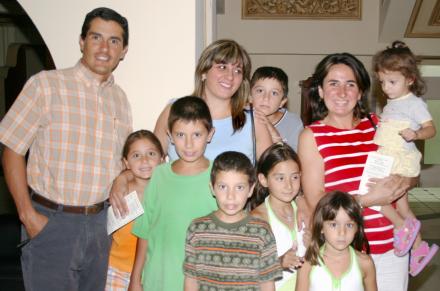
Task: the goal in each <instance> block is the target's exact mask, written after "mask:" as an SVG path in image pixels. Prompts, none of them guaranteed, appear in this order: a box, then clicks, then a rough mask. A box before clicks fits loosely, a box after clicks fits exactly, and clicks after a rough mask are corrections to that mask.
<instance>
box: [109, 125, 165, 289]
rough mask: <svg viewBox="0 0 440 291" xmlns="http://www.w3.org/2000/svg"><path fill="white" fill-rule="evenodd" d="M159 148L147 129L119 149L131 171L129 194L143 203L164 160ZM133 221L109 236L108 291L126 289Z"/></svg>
mask: <svg viewBox="0 0 440 291" xmlns="http://www.w3.org/2000/svg"><path fill="white" fill-rule="evenodd" d="M163 156H164V154H163V150H162V146H161V144H160V142H159V140H158V139H157V137H156V136H155V135H154V134H153V133H152V132H150V131H148V130H139V131H135V132H133V133H131V134H130V135H129V136H128V137H127V140H126V142H125V145H124V148H123V150H122V157H123V158H122V159H123V162H124V164H125V167H126V168H127V169H130V170H131V171H132V173H133V175H134V179H133V180H131V181H130V182H129V184H128V188H129V189H128V190H129V193H130V192H132V191H136V192H137V194H138V196H139V200H141V201H142V198H143V194H144V190H145V189H146V187H147V185H148V182H149V180H150V177H151V174H152V172H153V170H154V168H155V167H156V166H157V165H158V164H160V163H161V162H162V161H163ZM132 225H133V222H130V223H128V224H126V225H125V226H123V227H122V228H120V229H118V230H117V231H115V232H114V233H113V235H112V246H111V250H110V258H109V267H108V272H107V284H106V288H105V289H106V290H107V291H115V290H118V291H119V290H124V291H125V290H127V289H128V285H129V283H130V275H131V270H132V268H133V263H134V257H135V253H136V244H137V238H136V237H135V236H134V235H133V234H131V228H132Z"/></svg>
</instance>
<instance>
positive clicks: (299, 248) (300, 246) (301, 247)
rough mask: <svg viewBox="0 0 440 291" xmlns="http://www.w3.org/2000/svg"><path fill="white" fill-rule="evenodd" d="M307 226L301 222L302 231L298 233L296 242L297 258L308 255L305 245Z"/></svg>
mask: <svg viewBox="0 0 440 291" xmlns="http://www.w3.org/2000/svg"><path fill="white" fill-rule="evenodd" d="M305 228H306V224H305V223H304V221H302V222H301V230H300V231H298V232H297V233H296V241H297V244H298V246H297V249H296V256H297V257H301V258H302V257H304V255H305V254H306V250H307V248H306V246H305V245H304V239H303V237H304V232H305Z"/></svg>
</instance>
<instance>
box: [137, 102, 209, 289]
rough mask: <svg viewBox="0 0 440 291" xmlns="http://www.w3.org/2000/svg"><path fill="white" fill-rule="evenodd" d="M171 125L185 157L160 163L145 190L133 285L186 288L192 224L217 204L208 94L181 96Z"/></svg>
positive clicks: (178, 148) (175, 141)
mask: <svg viewBox="0 0 440 291" xmlns="http://www.w3.org/2000/svg"><path fill="white" fill-rule="evenodd" d="M168 130H169V132H168V135H169V137H170V140H171V142H172V143H173V144H174V145H175V147H176V151H177V154H178V155H179V159H177V160H175V161H174V162H173V163H167V164H162V165H160V166H158V167H156V169H155V170H154V172H153V175H152V177H151V181H150V185H149V186H148V188H147V190H146V193H145V195H144V199H143V203H142V204H143V207H144V210H145V213H144V215H142V216H141V217H139V218H138V219H137V220H136V222H135V224H134V226H133V234H134V235H136V236H137V237H139V240H138V245H137V249H136V258H135V263H134V266H133V271H132V274H131V279H130V286H129V290H143V289H144V290H157V291H177V290H182V289H183V279H184V276H183V271H182V264H183V259H184V254H185V234H186V229H187V228H188V225H189V224H190V223H191V221H192V220H193V219H194V218H196V217H199V216H202V215H207V214H208V213H210V212H212V211H213V210H215V209H217V206H216V202H215V199H214V198H213V197H212V195H211V191H210V189H209V175H210V172H211V163H210V162H209V160H208V159H206V158H205V156H204V152H205V148H206V145H207V143H208V142H209V141H210V140H211V138H212V135H213V133H214V129H213V127H212V119H211V115H210V113H209V109H208V107H207V105H206V104H205V102H204V101H203V99H201V98H199V97H193V96H188V97H183V98H180V99H178V100H177V101H175V102H174V103H173V104H172V106H171V109H170V114H169V118H168ZM142 288H143V289H142Z"/></svg>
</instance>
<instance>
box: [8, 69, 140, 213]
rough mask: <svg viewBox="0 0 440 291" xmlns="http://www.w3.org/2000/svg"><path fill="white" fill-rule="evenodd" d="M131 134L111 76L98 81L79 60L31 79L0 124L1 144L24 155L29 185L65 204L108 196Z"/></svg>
mask: <svg viewBox="0 0 440 291" xmlns="http://www.w3.org/2000/svg"><path fill="white" fill-rule="evenodd" d="M131 131H132V117H131V109H130V105H129V103H128V100H127V97H126V96H125V93H124V92H123V91H122V89H121V88H120V87H119V86H117V85H116V84H115V83H114V79H113V76H110V77H109V78H108V79H107V80H106V81H105V82H102V83H101V82H99V81H98V80H97V79H96V78H94V76H93V74H92V72H90V71H89V70H88V69H87V68H86V67H85V66H84V65H83V64H82V63H81V62H80V61H79V62H78V63H77V64H76V65H75V66H74V67H73V68H68V69H64V70H53V71H43V72H40V73H38V74H36V75H35V76H33V77H31V78H30V79H29V81H28V82H27V83H26V85H25V86H24V88H23V90H22V91H21V93H20V95H19V96H18V97H17V99H16V101H15V103H14V104H13V105H12V107H11V109H10V110H9V111H8V113H7V114H6V116H5V117H4V118H3V120H2V122H1V124H0V142H2V143H3V144H4V145H5V146H7V147H8V148H10V149H11V150H13V151H14V152H16V153H18V154H21V155H24V154H25V153H26V152H27V151H28V150H29V159H28V164H27V179H28V183H29V186H30V187H31V188H32V189H33V190H34V191H36V192H37V193H39V194H41V195H43V196H45V197H46V198H48V199H50V200H52V201H54V202H57V203H61V204H64V205H91V204H94V203H97V202H101V201H103V200H105V199H107V198H108V190H109V188H110V185H111V183H112V180H113V179H114V178H115V177H116V176H117V175H118V174H119V172H120V170H121V168H122V164H121V152H122V147H123V144H124V142H125V139H126V137H127V136H128V134H129V133H130V132H131Z"/></svg>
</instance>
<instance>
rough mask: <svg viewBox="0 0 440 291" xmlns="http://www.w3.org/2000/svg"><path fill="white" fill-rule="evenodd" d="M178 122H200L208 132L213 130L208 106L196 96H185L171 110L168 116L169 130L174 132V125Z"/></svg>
mask: <svg viewBox="0 0 440 291" xmlns="http://www.w3.org/2000/svg"><path fill="white" fill-rule="evenodd" d="M178 120H183V121H185V122H190V121H200V122H202V123H203V125H204V126H205V127H206V129H207V130H208V131H211V129H212V118H211V113H210V112H209V108H208V105H206V103H205V101H203V99H202V98H200V97H196V96H185V97H182V98H179V99H177V100H176V101H175V102H174V103H173V104H172V105H171V109H170V114H169V115H168V130H169V131H172V129H173V125H174V124H175V123H176V121H178Z"/></svg>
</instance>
